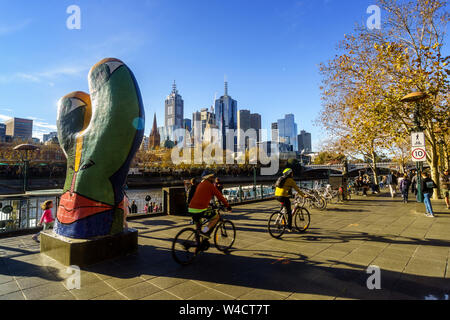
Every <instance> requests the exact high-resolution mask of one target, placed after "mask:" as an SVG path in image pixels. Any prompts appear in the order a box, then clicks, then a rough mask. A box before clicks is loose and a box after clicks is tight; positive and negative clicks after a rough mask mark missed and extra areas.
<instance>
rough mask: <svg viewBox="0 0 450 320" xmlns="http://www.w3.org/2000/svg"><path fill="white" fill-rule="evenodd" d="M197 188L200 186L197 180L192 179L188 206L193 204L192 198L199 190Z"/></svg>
mask: <svg viewBox="0 0 450 320" xmlns="http://www.w3.org/2000/svg"><path fill="white" fill-rule="evenodd" d="M197 186H198V181H197V179H195V178H192V179H191V185H190V186H189V189H188V198H187V204H188V206H189V204H190V203H191V200H192V198H193V197H194V194H195V191H196V190H197Z"/></svg>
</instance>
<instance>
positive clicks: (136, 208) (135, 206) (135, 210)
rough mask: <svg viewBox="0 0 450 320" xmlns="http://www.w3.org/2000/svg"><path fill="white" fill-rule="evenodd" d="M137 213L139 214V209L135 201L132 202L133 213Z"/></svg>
mask: <svg viewBox="0 0 450 320" xmlns="http://www.w3.org/2000/svg"><path fill="white" fill-rule="evenodd" d="M137 212H138V207H137V205H136V201H135V200H133V201H132V202H131V213H137Z"/></svg>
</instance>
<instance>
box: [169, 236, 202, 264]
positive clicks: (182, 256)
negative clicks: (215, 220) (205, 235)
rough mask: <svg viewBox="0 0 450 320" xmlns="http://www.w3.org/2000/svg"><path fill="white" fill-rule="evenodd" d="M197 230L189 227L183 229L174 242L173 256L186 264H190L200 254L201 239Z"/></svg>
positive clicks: (178, 261) (180, 262)
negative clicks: (199, 239)
mask: <svg viewBox="0 0 450 320" xmlns="http://www.w3.org/2000/svg"><path fill="white" fill-rule="evenodd" d="M197 238H198V237H197V232H196V231H195V230H194V229H191V228H187V229H183V230H181V231H180V232H179V233H178V234H177V236H176V237H175V239H174V240H173V242H172V257H173V258H174V260H175V261H176V262H177V263H179V264H181V265H183V266H185V265H188V264H190V263H191V262H192V261H193V260H194V259H195V257H196V256H197V254H198V251H199V250H198V247H199V241H198V239H197Z"/></svg>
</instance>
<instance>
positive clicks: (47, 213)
mask: <svg viewBox="0 0 450 320" xmlns="http://www.w3.org/2000/svg"><path fill="white" fill-rule="evenodd" d="M41 208H42V210H44V212H43V213H42V216H41V220H39V223H38V226H40V225H42V224H43V225H44V230H47V229H51V228H53V225H54V223H55V219H53V215H52V208H53V201H51V200H47V201H45V202H44V203H42V204H41ZM40 233H41V232H38V233H36V234H35V235H34V236H33V237H32V239H33V240H34V241H37V242H39V240H38V236H39V234H40Z"/></svg>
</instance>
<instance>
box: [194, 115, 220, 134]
mask: <svg viewBox="0 0 450 320" xmlns="http://www.w3.org/2000/svg"><path fill="white" fill-rule="evenodd" d="M206 128H217V126H216V115H215V114H214V113H212V112H210V111H209V109H208V108H203V109H201V110H200V111H197V112H194V113H193V114H192V130H194V131H195V130H199V131H200V132H199V133H197V132H194V135H198V136H199V137H203V134H204V133H205V129H206Z"/></svg>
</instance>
